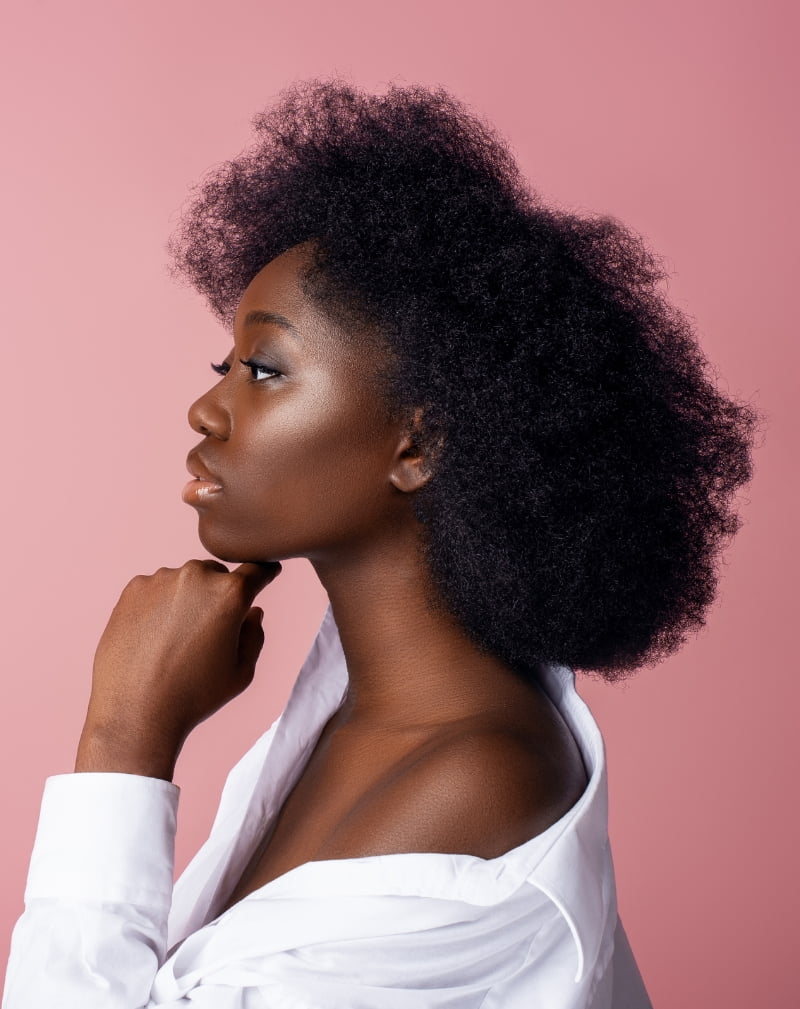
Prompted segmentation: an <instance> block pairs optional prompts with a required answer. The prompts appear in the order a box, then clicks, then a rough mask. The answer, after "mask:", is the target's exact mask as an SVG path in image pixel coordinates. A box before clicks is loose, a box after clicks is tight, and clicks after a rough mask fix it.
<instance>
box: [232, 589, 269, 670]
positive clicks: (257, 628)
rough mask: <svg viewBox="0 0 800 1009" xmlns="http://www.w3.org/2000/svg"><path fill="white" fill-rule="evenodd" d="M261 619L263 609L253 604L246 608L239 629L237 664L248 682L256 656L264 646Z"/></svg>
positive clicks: (254, 666)
mask: <svg viewBox="0 0 800 1009" xmlns="http://www.w3.org/2000/svg"><path fill="white" fill-rule="evenodd" d="M263 619H264V611H263V610H262V609H261V607H260V606H253V607H251V608H250V609H249V610H248V612H247V615H246V616H245V618H244V620H243V621H242V627H241V630H240V631H239V655H238V660H239V662H238V665H239V670H240V672H242V673H244V674H245V676H246V678H247V681H248V682H250V680H252V678H253V674H254V672H255V668H256V662H257V660H258V656H259V655H260V654H261V649H262V648H263V647H264V628H263V627H262V625H261V622H262V620H263Z"/></svg>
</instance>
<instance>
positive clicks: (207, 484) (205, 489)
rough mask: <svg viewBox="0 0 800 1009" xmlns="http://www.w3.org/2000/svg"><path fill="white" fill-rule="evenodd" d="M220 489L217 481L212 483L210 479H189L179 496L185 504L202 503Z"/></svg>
mask: <svg viewBox="0 0 800 1009" xmlns="http://www.w3.org/2000/svg"><path fill="white" fill-rule="evenodd" d="M221 490H222V488H221V487H220V485H219V484H218V483H212V482H211V481H210V480H190V481H189V482H188V483H187V484H186V486H185V487H184V488H183V490H182V491H181V497H182V498H183V500H184V501H185V502H186V504H190V505H197V504H203V503H205V502H206V501H208V500H209V498H212V497H213V496H214V495H215V494H219V493H220V491H221Z"/></svg>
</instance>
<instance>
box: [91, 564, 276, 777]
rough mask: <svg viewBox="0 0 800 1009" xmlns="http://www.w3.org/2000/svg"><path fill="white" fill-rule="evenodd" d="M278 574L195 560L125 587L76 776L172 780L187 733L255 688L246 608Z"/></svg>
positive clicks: (104, 642)
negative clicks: (111, 773)
mask: <svg viewBox="0 0 800 1009" xmlns="http://www.w3.org/2000/svg"><path fill="white" fill-rule="evenodd" d="M280 570H281V567H280V564H277V563H275V564H241V565H239V567H238V568H236V569H235V570H233V571H229V570H228V569H227V568H226V567H225V566H224V565H223V564H220V563H219V562H218V561H211V560H208V561H199V560H192V561H188V562H187V563H186V564H184V565H183V566H182V567H180V568H175V569H173V568H160V569H159V570H158V571H156V573H155V574H153V575H138V576H137V577H136V578H134V579H133V580H132V581H131V582H129V583H128V585H127V586H126V587H125V589H124V590H123V593H122V595H121V596H120V599H119V602H118V603H117V605H116V606H115V607H114V610H113V612H112V614H111V617H110V619H109V621H108V625H107V626H106V629H105V631H104V632H103V635H102V637H101V638H100V643H99V644H98V646H97V652H96V654H95V660H94V670H93V674H92V692H91V696H90V699H89V708H88V711H87V715H86V724H85V726H84V730H83V733H82V735H81V743H80V745H79V748H78V760H77V762H76V770H83V771H87V770H117V771H126V772H128V773H139V774H148V775H151V776H153V777H165V778H171V777H172V773H173V771H174V766H175V761H176V760H177V757H178V754H179V752H180V749H181V746H182V745H183V743H184V741H185V740H186V737H187V736H188V735H189V733H190V732H191V731H192V729H193V728H194V727H195V726H196V725H198V724H199V723H200V722H202V721H203V720H204V719H206V718H208V717H209V715H212V714H213V713H214V712H215V711H217V710H218V709H219V708H221V707H222V706H223V705H224V704H227V702H228V701H230V700H232V699H233V698H234V697H236V696H237V695H238V694H240V693H241V692H242V691H243V690H244V689H245V688H246V687H247V686H249V684H250V683H251V682H252V680H253V675H254V673H255V666H256V660H257V659H258V656H259V653H260V652H261V648H262V645H263V644H264V632H263V630H262V629H261V619H262V617H263V611H262V610H260V609H259V608H258V607H254V606H253V605H252V603H253V600H254V598H255V597H256V595H257V594H258V593H259V592H260V591H261V589H263V588H264V586H265V585H267V584H269V582H271V581H272V580H273V579H274V578H275V577H276V576H277V574H278V573H279V572H280ZM100 765H103V766H100Z"/></svg>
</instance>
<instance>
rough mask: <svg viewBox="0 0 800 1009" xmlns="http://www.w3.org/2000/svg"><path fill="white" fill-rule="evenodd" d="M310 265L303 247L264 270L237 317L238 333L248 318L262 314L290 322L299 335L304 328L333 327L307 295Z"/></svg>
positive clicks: (252, 283)
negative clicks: (305, 272) (305, 271)
mask: <svg viewBox="0 0 800 1009" xmlns="http://www.w3.org/2000/svg"><path fill="white" fill-rule="evenodd" d="M306 262H307V252H306V251H305V250H304V248H303V246H295V247H293V248H291V249H288V250H287V251H286V252H283V253H281V255H280V256H276V258H275V259H273V260H271V261H270V262H269V263H267V265H266V266H264V267H262V268H261V269H260V270H259V271H258V273H257V274H256V275H255V276H254V277H253V279H252V280H251V281H250V283H249V284H248V285H247V287H246V288H245V290H244V292H243V294H242V297H241V298H240V300H239V305H238V307H237V309H236V315H235V318H234V324H233V326H234V332H239V331H240V330H241V329H242V328H243V327H244V325H245V321H246V320H247V317H248V315H251V316H252V315H254V314H256V313H258V312H261V313H263V314H264V315H267V314H270V313H271V314H272V315H274V316H277V317H278V318H282V319H284V320H286V321H287V322H288V323H289V324H290V325H292V326H294V327H295V329H296V330H297V331H298V332H301V331H302V328H308V327H309V326H311V327H312V328H315V329H316V328H318V327H323V328H324V327H326V326H327V328H330V320H329V319H328V318H327V317H326V316H325V315H324V314H323V313H322V312H321V311H320V310H319V309H318V308H317V307H316V306H315V305H314V304H313V302H312V301H311V300H310V299H309V298H308V297H307V295H305V294H304V292H303V290H302V287H301V283H300V275H301V270H302V268H303V266H304V265H305V263H306Z"/></svg>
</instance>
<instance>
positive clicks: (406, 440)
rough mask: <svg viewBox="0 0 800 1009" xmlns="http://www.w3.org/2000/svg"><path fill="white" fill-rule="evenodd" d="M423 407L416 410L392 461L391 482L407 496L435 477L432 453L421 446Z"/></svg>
mask: <svg viewBox="0 0 800 1009" xmlns="http://www.w3.org/2000/svg"><path fill="white" fill-rule="evenodd" d="M422 413H423V411H422V407H417V408H416V409H415V410H414V414H413V417H412V419H411V423H410V424H409V425H408V426H407V427H406V429H405V430H404V431H403V432H402V435H401V438H400V441H399V442H398V444H397V448H396V450H395V455H394V459H393V460H392V470H391V473H390V474H389V480H390V482H391V483H392V484H393V485H394V486H395V487H396V488H397V489H398V490H400V491H403V493H405V494H410V493H412V492H413V491H416V490H419V489H420V487H424V485H425V484H426V483H427V482H428V480H430V478H431V477H432V476H433V462H434V460H433V459H432V458H431V456H430V453H426V452H423V451H422V449H421V447H420V445H419V432H420V431H421V429H422Z"/></svg>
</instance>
